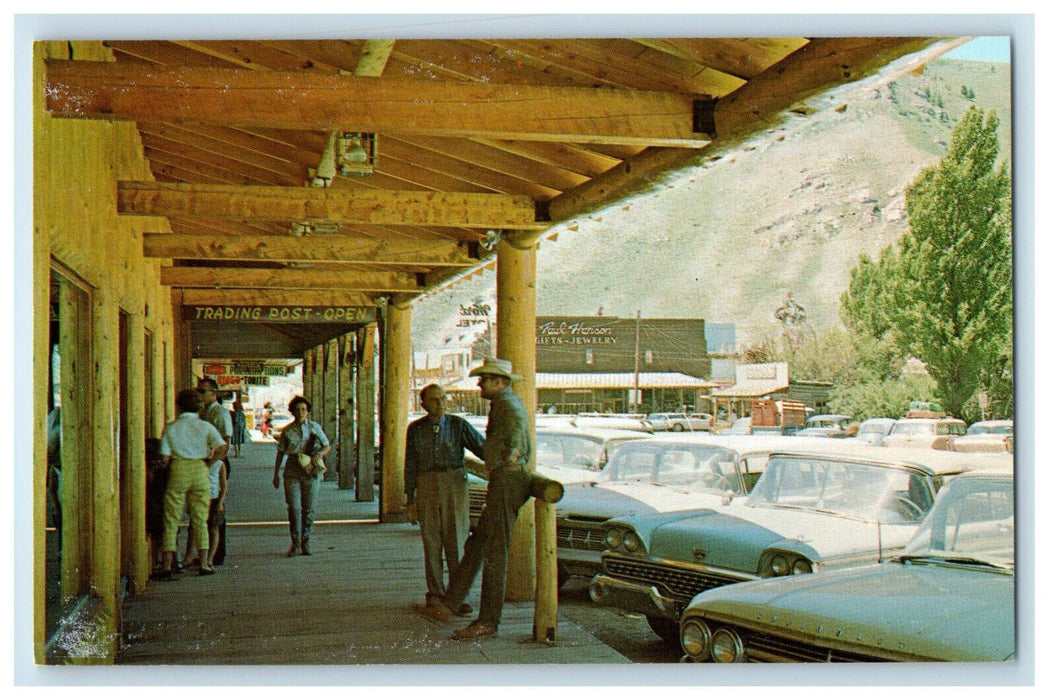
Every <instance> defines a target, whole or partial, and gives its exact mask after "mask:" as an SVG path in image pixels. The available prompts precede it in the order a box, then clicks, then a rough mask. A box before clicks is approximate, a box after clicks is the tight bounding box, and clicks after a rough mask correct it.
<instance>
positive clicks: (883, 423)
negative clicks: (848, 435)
mask: <svg viewBox="0 0 1056 700" xmlns="http://www.w3.org/2000/svg"><path fill="white" fill-rule="evenodd" d="M897 422H898V421H896V420H895V419H894V418H867V419H865V420H863V421H862V422H861V424H860V425H859V426H858V434H857V435H855V436H854V437H855V438H856V439H857V440H859V441H860V442H867V443H869V444H870V445H879V444H880V441H881V440H883V439H884V438H885V437H887V436H888V434H889V433H890V432H891V428H893V427H895V423H897Z"/></svg>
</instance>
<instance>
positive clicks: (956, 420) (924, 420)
mask: <svg viewBox="0 0 1056 700" xmlns="http://www.w3.org/2000/svg"><path fill="white" fill-rule="evenodd" d="M896 422H898V423H963V422H964V421H963V420H961V419H960V418H953V417H951V416H946V417H945V418H899V419H898V421H896Z"/></svg>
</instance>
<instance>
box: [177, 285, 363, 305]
mask: <svg viewBox="0 0 1056 700" xmlns="http://www.w3.org/2000/svg"><path fill="white" fill-rule="evenodd" d="M181 296H182V299H181V304H182V305H183V306H209V305H226V306H301V307H303V306H344V307H357V306H358V307H367V306H375V305H376V304H377V298H378V297H379V296H382V295H374V294H364V293H363V292H348V291H341V290H312V289H299V290H297V291H289V290H283V289H251V290H245V289H185V290H182V294H181Z"/></svg>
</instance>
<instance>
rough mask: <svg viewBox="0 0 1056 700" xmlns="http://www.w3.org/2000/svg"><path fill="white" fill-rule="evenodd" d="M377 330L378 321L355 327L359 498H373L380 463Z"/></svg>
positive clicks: (357, 497)
mask: <svg viewBox="0 0 1056 700" xmlns="http://www.w3.org/2000/svg"><path fill="white" fill-rule="evenodd" d="M377 332H378V324H377V323H368V324H367V325H365V326H363V327H362V328H359V329H357V330H356V500H357V501H360V502H370V501H373V500H374V470H375V469H377V468H379V466H380V465H376V464H374V432H375V430H376V426H375V420H374V415H375V409H376V408H377V405H378V395H377V385H378V384H377V381H376V380H375V377H374V374H375V372H376V371H377V363H376V362H375V357H374V354H375V352H376V351H377V341H376V340H375V337H376V335H377Z"/></svg>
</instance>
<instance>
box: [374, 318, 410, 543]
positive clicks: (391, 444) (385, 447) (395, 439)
mask: <svg viewBox="0 0 1056 700" xmlns="http://www.w3.org/2000/svg"><path fill="white" fill-rule="evenodd" d="M382 352H384V353H385V361H384V362H383V364H382V371H383V372H384V377H383V379H382V382H383V386H384V387H385V390H384V393H383V394H382V405H381V512H380V518H381V521H382V522H404V520H405V517H404V515H403V498H404V496H403V459H404V455H405V454H406V445H405V444H404V443H405V441H406V437H407V414H408V405H407V397H408V395H409V393H410V383H411V304H410V302H409V301H405V302H399V303H397V302H395V301H391V302H389V305H388V307H387V308H386V313H385V345H384V347H383V348H382Z"/></svg>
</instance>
